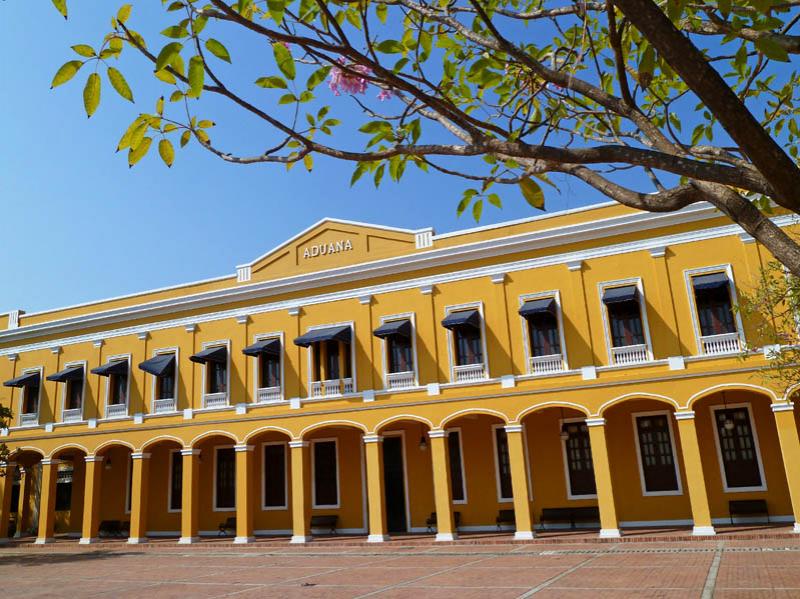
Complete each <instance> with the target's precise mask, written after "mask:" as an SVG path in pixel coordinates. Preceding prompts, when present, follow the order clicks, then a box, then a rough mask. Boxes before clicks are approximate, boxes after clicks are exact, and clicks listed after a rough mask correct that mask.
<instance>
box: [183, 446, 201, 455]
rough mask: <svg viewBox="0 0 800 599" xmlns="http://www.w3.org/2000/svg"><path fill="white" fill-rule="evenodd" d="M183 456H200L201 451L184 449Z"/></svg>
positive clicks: (189, 448)
mask: <svg viewBox="0 0 800 599" xmlns="http://www.w3.org/2000/svg"><path fill="white" fill-rule="evenodd" d="M181 455H200V450H199V449H192V448H191V447H184V448H183V449H181Z"/></svg>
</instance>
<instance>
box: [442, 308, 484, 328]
mask: <svg viewBox="0 0 800 599" xmlns="http://www.w3.org/2000/svg"><path fill="white" fill-rule="evenodd" d="M442 326H443V327H444V328H446V329H456V328H458V327H474V328H476V329H478V328H480V326H481V314H480V312H478V311H477V310H459V311H458V312H450V314H448V315H447V318H445V319H444V320H443V321H442Z"/></svg>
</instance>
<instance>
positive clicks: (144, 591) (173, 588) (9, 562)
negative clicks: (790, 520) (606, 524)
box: [0, 529, 800, 599]
mask: <svg viewBox="0 0 800 599" xmlns="http://www.w3.org/2000/svg"><path fill="white" fill-rule="evenodd" d="M633 538H637V539H638V540H637V541H636V542H632V541H631V539H633ZM674 538H676V537H675V536H674V535H673V534H669V533H667V532H657V531H650V532H649V533H646V534H645V533H642V534H640V535H639V536H638V537H634V536H631V537H629V538H628V541H627V542H616V543H606V542H602V543H601V542H598V541H597V539H595V538H593V537H592V536H590V535H585V536H584V535H555V536H550V537H547V536H542V538H539V539H537V540H536V541H534V542H531V543H512V542H510V540H509V537H508V536H507V535H486V536H479V535H476V536H472V537H468V538H466V539H465V540H464V541H462V542H456V543H454V544H452V545H446V546H440V545H434V544H433V543H431V542H429V539H427V538H402V539H395V540H393V541H392V542H390V543H386V544H382V545H380V546H376V545H367V544H365V543H362V542H360V541H358V540H355V539H342V538H339V539H326V540H323V541H319V542H317V541H315V542H313V543H310V544H308V545H307V546H303V547H296V546H291V547H290V546H288V545H287V544H286V542H285V540H283V541H278V540H264V541H260V542H257V543H255V544H253V545H249V546H236V545H232V544H230V543H229V542H226V541H222V540H221V541H216V540H215V541H209V542H204V543H201V544H199V545H197V546H192V547H187V546H181V545H177V544H175V543H174V542H171V541H160V542H154V543H148V544H146V545H143V546H128V545H126V544H124V543H123V542H119V541H109V542H104V543H101V544H99V545H95V546H88V547H87V546H79V545H77V544H76V543H75V542H74V541H62V542H58V543H56V544H54V545H51V546H47V547H40V546H32V545H30V543H28V542H21V543H15V544H10V545H8V546H6V547H4V548H1V549H0V580H2V581H3V582H2V584H3V590H2V592H0V597H3V599H16V598H17V597H19V598H22V597H24V598H26V599H27V598H31V597H69V598H73V597H80V598H83V597H108V598H109V599H126V598H128V597H147V599H159V598H171V597H175V598H178V597H180V598H182V599H183V598H187V597H208V598H211V597H214V598H217V597H241V598H242V599H249V598H257V597H277V598H284V597H285V598H302V599H315V598H333V599H336V598H345V597H348V598H351V597H352V598H355V597H375V598H380V599H387V598H393V599H402V598H411V597H414V598H418V597H425V598H428V597H430V598H432V599H438V598H442V599H444V598H448V599H450V598H452V597H456V596H457V597H458V598H459V599H472V598H481V599H483V598H495V597H497V598H506V597H508V598H524V597H533V596H535V597H559V598H567V599H569V598H572V597H581V598H584V597H592V598H595V597H598V598H604V597H609V598H610V597H614V598H615V599H616V598H634V597H636V598H638V597H654V598H655V597H658V598H669V599H672V598H675V599H678V598H681V599H683V598H687V597H698V598H702V599H706V598H710V597H719V598H723V599H744V598H760V597H786V598H789V597H800V535H791V534H787V533H786V531H785V530H784V529H766V530H759V531H756V532H753V531H747V530H729V531H725V532H723V534H720V535H719V536H718V537H716V538H714V539H710V540H673V539H674Z"/></svg>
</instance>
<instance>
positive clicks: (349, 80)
mask: <svg viewBox="0 0 800 599" xmlns="http://www.w3.org/2000/svg"><path fill="white" fill-rule="evenodd" d="M338 62H339V64H341V65H342V66H344V65H345V60H344V57H339V61H338ZM347 69H348V70H346V71H345V70H344V69H342V68H340V67H338V66H334V67H333V68H332V69H331V80H330V82H329V83H328V87H329V88H330V89H331V91H332V92H333V95H334V96H339V95H341V92H345V93H347V94H363V93H365V92H366V91H367V80H366V78H365V77H363V75H369V74H370V73H372V70H371V69H370V68H369V67H365V66H363V65H360V64H350V65H347ZM356 73H357V74H356Z"/></svg>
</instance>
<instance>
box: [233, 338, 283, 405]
mask: <svg viewBox="0 0 800 599" xmlns="http://www.w3.org/2000/svg"><path fill="white" fill-rule="evenodd" d="M242 353H243V354H244V355H246V356H251V357H253V358H255V359H256V371H255V372H256V397H257V401H259V402H266V401H277V400H280V399H281V397H282V393H281V339H280V337H275V336H271V337H267V336H264V337H260V338H256V342H255V343H253V344H252V345H249V346H247V347H245V348H244V349H243V350H242Z"/></svg>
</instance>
